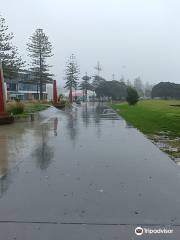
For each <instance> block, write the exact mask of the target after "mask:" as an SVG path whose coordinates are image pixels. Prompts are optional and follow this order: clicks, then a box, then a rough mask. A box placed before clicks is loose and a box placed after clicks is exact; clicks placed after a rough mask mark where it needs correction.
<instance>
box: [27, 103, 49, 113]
mask: <svg viewBox="0 0 180 240" xmlns="http://www.w3.org/2000/svg"><path fill="white" fill-rule="evenodd" d="M49 106H50V105H49V104H46V103H40V102H27V103H24V113H25V114H28V113H33V112H38V111H42V110H45V109H46V108H48V107H49Z"/></svg>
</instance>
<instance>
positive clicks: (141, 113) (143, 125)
mask: <svg viewBox="0 0 180 240" xmlns="http://www.w3.org/2000/svg"><path fill="white" fill-rule="evenodd" d="M112 108H113V109H114V110H116V111H117V112H118V114H119V115H121V116H122V117H123V118H124V119H125V120H126V121H127V122H128V123H130V124H132V125H133V126H134V127H135V128H138V129H139V130H140V131H141V132H143V133H144V134H146V135H148V137H150V138H151V139H152V140H153V141H155V142H158V143H159V142H161V140H162V139H163V141H165V142H164V146H168V145H169V146H170V147H169V148H168V149H167V147H166V148H165V147H164V151H165V152H170V153H171V154H170V155H171V156H175V157H180V101H174V100H144V101H140V102H138V104H137V105H135V106H129V105H128V104H127V103H125V102H123V103H114V104H112ZM174 145H176V148H175V147H174ZM172 150H174V151H172ZM172 152H173V153H172Z"/></svg>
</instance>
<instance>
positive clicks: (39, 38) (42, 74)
mask: <svg viewBox="0 0 180 240" xmlns="http://www.w3.org/2000/svg"><path fill="white" fill-rule="evenodd" d="M27 50H28V52H29V55H28V56H30V57H31V58H32V63H31V68H30V71H31V73H32V77H33V80H34V82H35V83H36V84H37V87H38V86H39V88H40V99H41V100H43V85H44V84H46V83H49V82H52V76H53V74H51V73H50V72H49V69H50V67H51V66H50V65H48V64H47V58H50V57H52V56H53V54H52V44H51V43H50V41H49V38H48V36H47V35H46V34H45V33H44V31H43V29H41V28H38V29H37V30H36V31H35V33H34V34H33V35H32V36H31V37H30V39H29V43H27Z"/></svg>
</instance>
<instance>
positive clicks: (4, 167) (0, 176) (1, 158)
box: [0, 136, 12, 198]
mask: <svg viewBox="0 0 180 240" xmlns="http://www.w3.org/2000/svg"><path fill="white" fill-rule="evenodd" d="M0 153H1V154H0V198H2V197H3V195H4V193H5V192H7V190H8V188H9V185H10V183H11V182H12V181H11V174H10V172H9V171H8V167H9V163H8V154H9V153H8V138H7V136H1V137H0Z"/></svg>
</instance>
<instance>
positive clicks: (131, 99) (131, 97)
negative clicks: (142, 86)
mask: <svg viewBox="0 0 180 240" xmlns="http://www.w3.org/2000/svg"><path fill="white" fill-rule="evenodd" d="M126 100H127V102H128V103H129V105H135V104H136V103H137V102H138V100H139V96H138V93H137V91H136V89H134V88H132V87H128V88H127V98H126Z"/></svg>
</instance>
